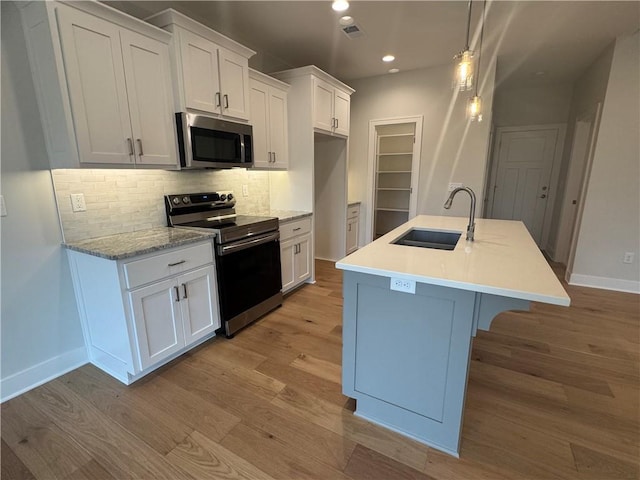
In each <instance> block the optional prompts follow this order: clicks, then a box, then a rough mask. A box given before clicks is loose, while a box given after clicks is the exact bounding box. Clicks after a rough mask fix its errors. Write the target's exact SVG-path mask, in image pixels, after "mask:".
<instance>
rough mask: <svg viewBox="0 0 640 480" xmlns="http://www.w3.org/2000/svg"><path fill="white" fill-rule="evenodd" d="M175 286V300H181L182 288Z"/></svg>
mask: <svg viewBox="0 0 640 480" xmlns="http://www.w3.org/2000/svg"><path fill="white" fill-rule="evenodd" d="M173 288H174V289H175V291H176V300H175V301H176V302H179V301H180V290H179V289H178V287H177V286H175V287H173Z"/></svg>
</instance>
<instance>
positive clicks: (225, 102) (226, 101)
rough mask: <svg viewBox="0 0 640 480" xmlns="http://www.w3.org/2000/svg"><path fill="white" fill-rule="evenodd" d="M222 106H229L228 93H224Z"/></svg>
mask: <svg viewBox="0 0 640 480" xmlns="http://www.w3.org/2000/svg"><path fill="white" fill-rule="evenodd" d="M224 108H229V95H227V94H226V93H225V94H224Z"/></svg>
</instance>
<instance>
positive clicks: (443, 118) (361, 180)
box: [348, 64, 495, 245]
mask: <svg viewBox="0 0 640 480" xmlns="http://www.w3.org/2000/svg"><path fill="white" fill-rule="evenodd" d="M482 70H483V72H486V75H485V74H483V78H482V80H483V83H482V85H481V87H482V88H481V90H480V95H481V97H482V99H483V105H484V110H485V114H484V119H483V121H482V122H480V123H478V122H469V121H467V120H466V118H465V107H466V101H467V98H468V97H469V96H471V92H464V93H460V94H458V92H457V91H454V90H452V89H451V81H452V80H451V79H452V75H453V67H452V66H451V65H445V66H442V67H437V68H428V69H420V70H413V71H408V72H400V73H396V74H393V75H392V74H388V75H383V76H379V77H372V78H367V79H363V80H359V81H354V82H352V84H351V86H352V87H353V88H355V90H356V92H355V93H354V94H353V95H352V97H351V135H350V138H349V145H350V147H349V184H348V188H349V199H350V200H352V201H356V200H360V201H361V202H362V210H361V218H363V219H364V221H362V220H361V226H362V227H363V228H362V229H361V234H360V242H359V244H360V245H364V243H365V238H366V234H367V232H369V231H370V230H371V199H370V198H367V178H368V177H367V169H368V165H369V157H370V155H372V153H370V152H368V151H367V150H368V133H369V121H370V120H379V119H385V118H395V117H404V116H415V115H423V116H424V124H423V133H422V151H421V164H420V180H419V191H418V206H417V213H418V214H434V215H453V216H468V214H469V200H468V198H466V196H465V197H462V196H460V197H459V198H456V200H455V201H454V204H453V207H452V208H451V210H445V209H444V208H443V207H442V205H443V204H444V202H445V200H446V198H447V186H448V183H449V182H460V183H464V184H465V185H466V186H469V187H471V188H472V189H473V190H474V191H475V192H476V195H477V197H478V204H479V205H478V216H480V215H481V213H482V212H483V205H482V199H483V198H484V180H485V169H486V166H487V153H488V145H489V133H490V128H491V112H490V106H491V105H492V102H493V86H494V78H495V64H492V65H491V66H489V67H488V68H487V67H484V66H483V69H482Z"/></svg>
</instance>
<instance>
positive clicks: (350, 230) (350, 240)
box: [347, 217, 358, 254]
mask: <svg viewBox="0 0 640 480" xmlns="http://www.w3.org/2000/svg"><path fill="white" fill-rule="evenodd" d="M357 249H358V217H355V218H350V219H348V220H347V254H349V253H352V252H355V251H356V250H357Z"/></svg>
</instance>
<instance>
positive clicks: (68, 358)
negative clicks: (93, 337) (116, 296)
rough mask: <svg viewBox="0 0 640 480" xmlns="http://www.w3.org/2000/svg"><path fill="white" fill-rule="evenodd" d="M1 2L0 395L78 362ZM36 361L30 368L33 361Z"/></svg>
mask: <svg viewBox="0 0 640 480" xmlns="http://www.w3.org/2000/svg"><path fill="white" fill-rule="evenodd" d="M0 3H1V5H2V13H1V16H2V55H1V57H2V167H1V169H2V179H1V184H2V194H3V195H4V198H5V201H6V205H7V212H8V215H7V216H6V217H3V218H2V220H1V223H0V225H1V227H0V229H1V238H2V254H1V256H2V264H1V277H2V282H1V291H2V307H1V312H2V320H1V333H2V359H1V360H2V361H1V363H2V369H1V379H2V382H1V386H2V399H3V400H4V399H6V398H8V397H10V396H13V395H14V394H16V393H18V392H20V390H22V389H24V388H26V387H29V386H31V385H33V384H35V383H41V382H43V381H46V380H47V379H48V378H49V377H51V376H57V374H59V373H62V372H63V371H65V370H68V369H71V368H74V367H76V366H78V365H79V364H82V363H84V362H85V361H86V351H85V348H84V341H83V338H82V330H81V327H80V320H79V317H78V313H77V310H76V303H75V298H74V295H73V287H72V285H71V276H70V273H69V267H68V264H67V259H66V255H65V252H64V250H63V249H62V247H61V246H60V242H61V240H62V236H61V232H60V226H59V223H58V216H57V212H56V206H55V198H54V193H53V186H52V182H51V175H50V172H49V170H48V159H47V155H46V151H45V144H44V137H43V132H42V128H41V126H40V120H39V113H38V107H37V104H36V101H35V92H34V87H33V82H32V81H31V73H30V71H29V66H28V63H27V60H26V59H27V52H26V47H25V44H24V37H23V34H22V29H21V24H20V17H19V15H18V11H17V8H16V6H15V5H14V4H13V2H0ZM34 367H36V368H34Z"/></svg>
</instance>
